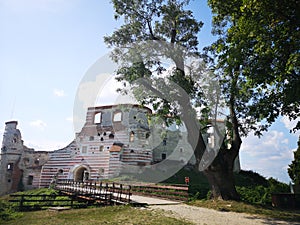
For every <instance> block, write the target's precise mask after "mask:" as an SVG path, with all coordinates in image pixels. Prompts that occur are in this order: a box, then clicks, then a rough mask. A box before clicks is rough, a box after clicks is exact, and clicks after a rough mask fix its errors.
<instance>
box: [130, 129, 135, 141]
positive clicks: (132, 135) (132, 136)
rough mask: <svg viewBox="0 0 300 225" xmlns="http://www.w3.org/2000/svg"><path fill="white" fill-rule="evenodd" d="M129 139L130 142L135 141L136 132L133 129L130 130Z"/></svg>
mask: <svg viewBox="0 0 300 225" xmlns="http://www.w3.org/2000/svg"><path fill="white" fill-rule="evenodd" d="M129 141H130V142H133V141H134V132H133V131H131V132H130V135H129Z"/></svg>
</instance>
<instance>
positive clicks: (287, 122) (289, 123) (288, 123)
mask: <svg viewBox="0 0 300 225" xmlns="http://www.w3.org/2000/svg"><path fill="white" fill-rule="evenodd" d="M280 121H281V122H282V123H283V124H284V126H285V127H286V129H288V130H292V129H293V128H294V127H295V126H296V125H297V123H298V122H299V121H300V118H298V119H296V120H290V119H289V118H288V117H286V116H284V117H282V118H281V120H280ZM292 134H293V135H295V136H299V135H300V131H297V132H295V133H292Z"/></svg>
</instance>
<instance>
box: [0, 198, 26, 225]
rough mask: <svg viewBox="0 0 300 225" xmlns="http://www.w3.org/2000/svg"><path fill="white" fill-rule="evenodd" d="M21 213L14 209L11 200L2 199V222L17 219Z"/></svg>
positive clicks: (0, 208)
mask: <svg viewBox="0 0 300 225" xmlns="http://www.w3.org/2000/svg"><path fill="white" fill-rule="evenodd" d="M21 215H22V214H21V213H18V212H16V211H15V210H14V208H13V206H12V204H10V203H9V202H7V201H5V200H2V199H0V222H1V220H2V221H8V220H12V219H15V218H17V217H19V216H21Z"/></svg>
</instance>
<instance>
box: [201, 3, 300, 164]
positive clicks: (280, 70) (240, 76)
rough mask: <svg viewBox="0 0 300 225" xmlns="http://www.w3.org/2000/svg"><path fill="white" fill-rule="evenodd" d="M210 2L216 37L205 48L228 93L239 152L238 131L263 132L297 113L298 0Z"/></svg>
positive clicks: (223, 90)
mask: <svg viewBox="0 0 300 225" xmlns="http://www.w3.org/2000/svg"><path fill="white" fill-rule="evenodd" d="M208 3H209V6H210V7H211V8H212V12H213V14H214V15H213V33H214V34H215V35H217V36H218V39H217V41H216V42H215V43H213V44H212V45H211V46H210V47H208V48H207V49H206V50H207V52H209V53H211V56H212V58H213V59H212V60H211V65H212V67H213V68H214V71H215V72H216V74H218V75H219V77H220V80H221V82H222V92H223V94H224V95H225V96H227V98H226V99H227V101H226V104H227V106H228V107H229V108H230V118H231V119H230V121H231V123H232V125H233V126H234V127H235V129H234V132H235V135H236V138H233V139H236V141H234V140H233V146H234V145H235V146H236V147H235V150H236V152H235V153H232V154H233V155H235V154H238V153H237V152H238V151H239V147H240V136H243V135H245V136H246V135H247V134H248V132H250V131H254V133H255V134H256V135H259V136H260V135H262V132H263V131H266V130H267V129H268V127H269V126H270V125H271V124H272V123H273V122H274V121H275V120H276V118H278V117H279V116H280V115H287V116H288V117H289V118H290V119H296V118H297V117H298V116H299V112H300V111H299V103H300V101H299V100H300V98H299V96H300V95H299V88H298V87H299V82H300V77H299V57H300V55H299V54H300V45H299V43H300V42H299V41H300V39H299V37H300V36H299V34H300V33H299V32H300V27H299V22H300V18H299V13H298V12H299V1H298V0H292V1H281V0H275V1H268V0H261V1H253V0H243V1H240V0H228V1H227V0H225V1H220V0H209V1H208ZM298 127H299V124H298ZM296 129H297V127H296ZM235 143H236V144H235ZM221 152H222V151H221ZM226 154H229V155H232V154H231V153H229V152H228V151H226ZM228 163H229V164H230V161H228ZM217 165H219V163H218V164H217ZM227 166H228V165H227ZM229 168H230V167H229Z"/></svg>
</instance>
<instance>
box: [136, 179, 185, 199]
mask: <svg viewBox="0 0 300 225" xmlns="http://www.w3.org/2000/svg"><path fill="white" fill-rule="evenodd" d="M131 190H132V193H133V194H137V195H144V196H152V197H159V198H165V199H170V200H180V201H188V198H189V193H188V191H189V186H188V185H162V184H143V183H140V184H131Z"/></svg>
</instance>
